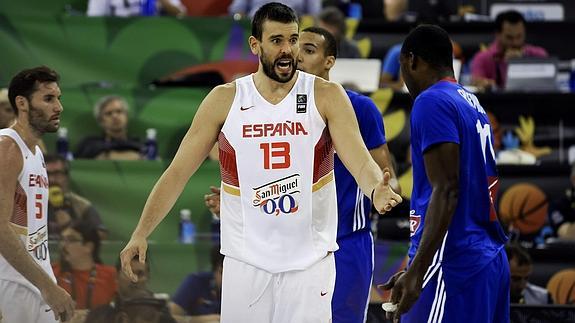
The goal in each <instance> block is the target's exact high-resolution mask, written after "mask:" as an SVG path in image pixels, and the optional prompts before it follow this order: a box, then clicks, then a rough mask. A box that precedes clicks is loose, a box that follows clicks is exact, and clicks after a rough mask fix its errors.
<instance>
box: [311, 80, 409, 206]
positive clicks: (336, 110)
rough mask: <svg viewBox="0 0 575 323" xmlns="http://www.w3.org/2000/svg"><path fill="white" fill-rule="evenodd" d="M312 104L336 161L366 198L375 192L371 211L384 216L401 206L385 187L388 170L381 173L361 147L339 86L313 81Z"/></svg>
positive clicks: (398, 199) (387, 186) (355, 120)
mask: <svg viewBox="0 0 575 323" xmlns="http://www.w3.org/2000/svg"><path fill="white" fill-rule="evenodd" d="M315 100H316V106H317V107H318V109H319V111H320V114H321V115H322V117H323V119H324V121H325V122H326V124H327V127H328V129H329V133H330V135H331V138H332V140H333V143H334V145H335V149H336V151H337V154H338V156H339V158H340V159H341V161H342V162H343V163H344V165H345V167H346V168H347V169H348V170H349V172H350V173H351V174H352V175H353V177H354V178H355V180H356V181H357V183H358V185H359V187H361V189H362V191H363V192H366V194H370V193H371V192H372V191H374V190H375V191H374V196H373V198H374V200H375V201H372V202H373V203H374V206H375V208H376V209H377V210H378V211H379V212H380V213H385V211H389V210H391V208H393V207H394V206H396V205H397V204H399V203H401V197H400V196H399V195H398V194H396V193H395V192H393V190H391V189H390V187H389V181H390V178H391V174H390V173H389V170H385V171H384V172H383V173H382V172H381V169H380V167H379V165H378V164H377V163H376V162H375V161H374V160H373V158H372V157H371V155H370V154H369V152H368V150H367V148H366V147H365V144H364V142H363V140H362V139H361V134H360V133H359V127H358V124H357V119H356V117H355V114H354V112H353V108H352V106H351V102H350V101H349V98H348V97H347V95H346V94H345V91H344V89H343V88H342V87H341V85H339V84H337V83H333V82H329V81H325V80H323V79H320V78H316V80H315Z"/></svg>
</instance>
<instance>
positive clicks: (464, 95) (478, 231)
mask: <svg viewBox="0 0 575 323" xmlns="http://www.w3.org/2000/svg"><path fill="white" fill-rule="evenodd" d="M411 136H412V163H413V184H414V185H413V193H412V195H411V198H412V199H411V211H410V223H411V247H410V250H409V256H410V259H412V258H413V256H414V255H415V252H416V251H417V248H418V246H419V242H420V239H421V235H422V232H423V227H424V226H425V213H426V211H427V207H428V203H429V201H430V197H431V185H430V183H429V180H428V178H427V176H426V171H425V166H424V161H423V154H424V153H425V151H426V150H427V149H429V148H431V147H432V146H433V145H435V144H438V143H444V142H452V143H456V144H458V145H459V151H460V161H459V167H460V169H459V173H460V177H459V196H458V203H457V208H456V210H455V214H454V215H453V217H452V220H451V224H450V225H449V228H448V232H447V234H446V237H447V238H446V239H444V242H443V243H442V245H441V248H440V249H439V250H438V254H437V257H436V259H434V260H435V261H434V263H432V267H433V266H434V265H436V264H439V263H440V262H441V263H443V271H444V274H445V275H457V276H461V277H469V276H470V275H472V274H473V273H474V272H476V271H479V270H481V268H482V267H483V266H484V265H486V264H487V263H489V262H490V261H491V260H492V259H493V258H494V257H495V256H496V255H497V254H498V253H499V251H500V250H501V248H502V247H503V245H504V243H505V241H506V239H507V238H506V236H505V234H504V232H503V230H502V228H501V225H500V224H499V221H498V219H497V214H496V211H495V208H494V203H493V198H494V197H495V196H496V190H497V186H498V182H497V181H498V179H497V170H496V165H495V153H494V151H493V136H492V131H491V127H490V125H489V120H488V117H487V114H486V113H485V110H484V109H483V108H482V107H481V105H480V104H479V101H478V100H477V98H476V97H475V95H473V94H471V93H469V92H468V91H466V90H465V89H464V88H463V87H462V86H460V85H459V84H457V83H455V82H450V81H447V80H444V81H440V82H438V83H436V84H435V85H433V86H431V87H430V88H428V89H427V90H426V91H424V92H422V93H421V94H420V95H419V96H418V97H417V99H416V100H415V103H414V106H413V111H412V113H411Z"/></svg>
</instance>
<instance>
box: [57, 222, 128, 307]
mask: <svg viewBox="0 0 575 323" xmlns="http://www.w3.org/2000/svg"><path fill="white" fill-rule="evenodd" d="M52 267H53V269H54V275H55V276H56V279H57V281H58V285H59V286H60V287H62V288H64V289H65V290H66V291H67V292H68V293H69V294H70V295H71V296H72V298H73V299H74V301H75V302H76V308H77V309H92V308H94V307H97V306H100V305H103V304H108V303H109V302H110V301H111V300H112V299H113V298H114V295H115V294H116V291H117V284H116V269H115V268H114V267H112V266H107V265H104V264H102V261H101V260H100V236H99V235H98V231H97V230H96V229H95V228H93V227H92V226H91V225H90V224H89V223H86V222H82V221H77V222H74V223H73V224H72V225H70V226H69V227H68V228H66V229H64V231H62V234H61V240H60V263H59V264H54V265H53V266H52Z"/></svg>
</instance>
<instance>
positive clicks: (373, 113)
mask: <svg viewBox="0 0 575 323" xmlns="http://www.w3.org/2000/svg"><path fill="white" fill-rule="evenodd" d="M346 92H347V95H348V97H349V99H350V101H351V104H352V105H353V109H354V112H355V115H356V117H357V121H358V123H359V130H360V133H361V137H362V138H363V142H364V143H365V146H366V147H367V149H368V150H371V149H374V148H377V147H379V146H381V145H383V144H385V130H384V127H383V119H382V117H381V113H380V112H379V110H378V109H377V107H376V106H375V104H374V103H373V101H372V100H371V99H370V98H368V97H366V96H365V95H361V94H358V93H356V92H353V91H348V90H346ZM334 171H335V187H336V191H337V209H338V212H337V213H338V220H337V221H338V223H337V239H338V240H339V239H340V238H342V237H344V236H346V235H348V234H350V233H352V232H355V231H358V230H362V229H365V228H367V230H370V229H371V223H370V219H369V212H370V210H371V202H370V200H369V198H368V197H367V196H365V194H364V192H362V191H361V189H360V188H359V186H358V185H357V183H356V182H355V179H354V178H353V176H351V174H350V173H349V171H348V170H347V168H345V166H344V165H343V163H342V162H341V160H340V159H339V158H338V156H337V151H336V155H335V164H334Z"/></svg>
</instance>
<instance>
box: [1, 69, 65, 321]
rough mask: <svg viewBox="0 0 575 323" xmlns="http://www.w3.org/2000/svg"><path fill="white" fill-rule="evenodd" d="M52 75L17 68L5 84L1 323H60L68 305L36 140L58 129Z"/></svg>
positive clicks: (55, 85) (47, 71)
mask: <svg viewBox="0 0 575 323" xmlns="http://www.w3.org/2000/svg"><path fill="white" fill-rule="evenodd" d="M58 79H59V77H58V74H57V73H56V72H55V71H53V70H51V69H49V68H47V67H45V66H42V67H36V68H32V69H28V70H23V71H21V72H20V73H18V74H17V75H16V76H14V78H12V80H11V82H10V86H9V89H8V97H9V100H10V104H11V105H12V108H13V109H14V113H15V114H16V116H17V117H16V122H15V123H14V124H13V125H12V126H11V127H10V128H6V129H1V130H0V170H1V171H0V312H1V313H2V316H3V320H4V322H15V323H16V322H17V323H20V322H26V323H28V322H29V323H46V322H56V321H58V320H61V321H62V322H64V321H66V320H67V319H70V318H71V317H72V316H73V314H74V302H73V300H72V298H71V297H70V295H68V293H66V291H65V290H64V289H62V288H60V287H59V286H58V285H56V279H55V278H54V273H53V272H52V267H51V266H50V255H49V252H48V231H47V227H48V226H47V210H48V204H47V202H48V177H47V174H46V165H45V164H44V157H43V156H42V152H41V150H40V147H39V146H38V142H39V141H40V138H41V137H42V135H43V134H44V133H46V132H55V131H56V130H58V127H59V125H60V113H61V112H62V104H61V103H60V95H61V93H60V88H59V87H58Z"/></svg>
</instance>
